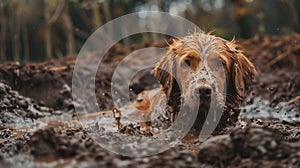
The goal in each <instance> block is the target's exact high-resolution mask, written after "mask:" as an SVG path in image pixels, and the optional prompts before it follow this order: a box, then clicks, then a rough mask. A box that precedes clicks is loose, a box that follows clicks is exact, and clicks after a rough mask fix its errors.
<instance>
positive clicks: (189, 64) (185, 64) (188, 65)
mask: <svg viewBox="0 0 300 168" xmlns="http://www.w3.org/2000/svg"><path fill="white" fill-rule="evenodd" d="M181 66H182V67H190V66H191V62H190V60H184V61H183V63H182V64H181Z"/></svg>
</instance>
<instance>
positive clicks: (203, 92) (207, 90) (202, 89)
mask: <svg viewBox="0 0 300 168" xmlns="http://www.w3.org/2000/svg"><path fill="white" fill-rule="evenodd" d="M198 90H199V93H200V97H201V96H204V97H210V95H211V91H212V88H211V87H210V86H199V87H198Z"/></svg>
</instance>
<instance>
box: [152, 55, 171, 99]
mask: <svg viewBox="0 0 300 168" xmlns="http://www.w3.org/2000/svg"><path fill="white" fill-rule="evenodd" d="M175 56H176V55H175V53H173V52H172V51H170V50H169V51H168V52H167V54H166V55H164V57H162V58H161V60H160V61H159V62H158V63H157V64H156V66H155V68H154V70H153V73H154V76H155V77H156V79H157V80H158V82H159V83H160V84H161V85H162V88H163V90H164V92H165V93H166V95H167V97H170V96H171V94H172V90H173V85H174V81H175V78H174V75H175V68H176V67H175V66H176V65H175V64H176V60H175Z"/></svg>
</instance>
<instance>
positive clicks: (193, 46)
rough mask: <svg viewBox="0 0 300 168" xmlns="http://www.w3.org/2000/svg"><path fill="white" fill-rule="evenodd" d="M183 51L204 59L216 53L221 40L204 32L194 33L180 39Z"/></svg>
mask: <svg viewBox="0 0 300 168" xmlns="http://www.w3.org/2000/svg"><path fill="white" fill-rule="evenodd" d="M182 43H183V45H184V47H183V52H184V53H186V54H190V55H192V56H198V57H200V58H201V59H206V58H207V57H209V56H211V55H216V54H215V53H217V52H218V51H219V49H220V48H221V46H222V44H223V42H222V40H221V39H220V38H218V37H215V36H213V35H209V34H205V33H195V34H192V35H189V36H186V37H184V38H183V39H182Z"/></svg>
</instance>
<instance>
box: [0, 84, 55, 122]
mask: <svg viewBox="0 0 300 168" xmlns="http://www.w3.org/2000/svg"><path fill="white" fill-rule="evenodd" d="M0 111H1V113H0V122H1V123H22V122H32V121H33V120H34V119H37V118H40V117H45V116H50V115H53V114H57V112H55V111H54V110H53V109H51V108H48V107H45V106H40V105H38V104H37V102H36V101H34V100H32V99H30V98H27V97H23V96H22V95H20V94H19V93H18V92H17V91H14V90H12V89H11V88H10V87H9V86H8V85H6V84H4V83H1V82H0Z"/></svg>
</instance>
